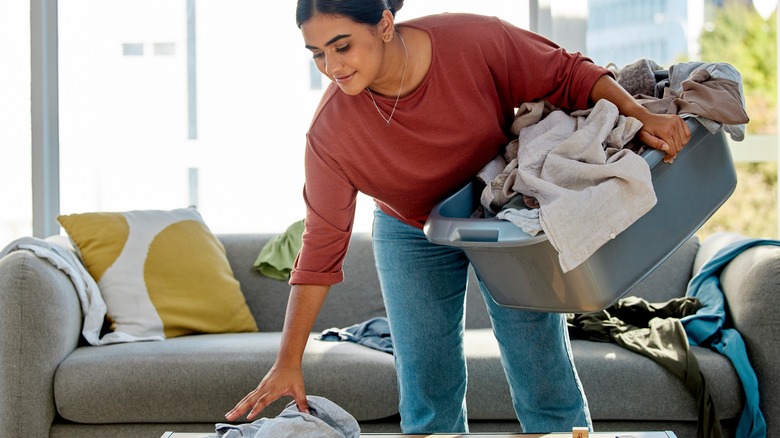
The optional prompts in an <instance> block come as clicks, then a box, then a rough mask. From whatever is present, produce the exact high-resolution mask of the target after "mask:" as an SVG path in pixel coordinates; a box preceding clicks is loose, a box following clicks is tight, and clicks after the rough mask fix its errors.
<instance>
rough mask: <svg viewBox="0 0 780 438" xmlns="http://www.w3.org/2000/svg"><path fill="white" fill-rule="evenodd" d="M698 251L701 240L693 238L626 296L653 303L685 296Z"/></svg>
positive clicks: (629, 261)
mask: <svg viewBox="0 0 780 438" xmlns="http://www.w3.org/2000/svg"><path fill="white" fill-rule="evenodd" d="M698 250H699V239H698V238H697V237H696V236H693V237H691V238H690V239H688V240H687V241H686V242H685V243H683V244H682V245H681V246H680V247H679V248H677V250H676V251H675V252H674V253H672V255H670V256H669V258H667V259H666V260H665V261H664V262H663V263H662V264H661V265H660V266H658V268H656V269H655V270H654V271H653V272H651V273H650V274H648V275H647V277H645V278H644V279H643V280H642V281H640V282H639V283H637V285H636V286H634V287H633V288H632V289H631V290H629V291H628V293H627V294H626V295H627V296H638V297H642V298H644V299H646V300H648V301H649V302H651V303H663V302H666V301H669V300H670V299H672V298H677V297H681V296H683V295H685V290H686V289H687V288H688V281H690V279H691V274H692V272H693V261H694V259H695V257H696V252H697V251H698ZM626 263H631V260H626ZM616 269H619V267H616Z"/></svg>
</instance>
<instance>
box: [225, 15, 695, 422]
mask: <svg viewBox="0 0 780 438" xmlns="http://www.w3.org/2000/svg"><path fill="white" fill-rule="evenodd" d="M402 4H403V1H391V0H299V1H298V6H297V17H296V18H297V23H298V27H299V28H300V29H301V32H302V34H303V40H304V43H305V46H306V48H307V49H308V50H310V51H311V52H312V56H313V57H314V60H315V61H316V64H317V67H318V68H319V70H320V71H321V72H322V73H323V74H325V75H327V76H328V77H329V78H330V79H331V80H332V81H333V84H331V86H330V87H329V88H328V90H327V91H326V92H325V93H324V95H323V97H322V101H321V103H320V105H319V108H318V110H317V112H316V114H315V116H314V119H313V121H312V124H311V127H310V130H309V132H308V134H307V148H306V159H305V167H306V184H305V188H304V197H305V200H306V205H307V215H306V231H305V233H304V235H303V246H302V249H301V251H300V253H299V255H298V258H297V260H296V263H295V267H294V270H293V273H292V277H291V280H290V283H291V284H292V290H291V295H290V302H289V304H288V309H287V315H286V319H285V321H286V322H285V327H284V333H283V338H282V342H281V346H280V351H279V354H278V357H277V360H276V363H275V365H274V366H273V367H272V369H271V370H270V371H269V372H268V374H267V375H266V376H265V378H264V379H263V380H262V381H261V382H260V384H259V385H258V387H257V388H256V389H255V390H254V391H252V392H251V393H250V394H248V395H247V396H246V397H244V399H243V400H241V401H240V402H239V403H238V404H237V405H236V406H235V408H233V410H231V411H230V412H229V413H228V414H226V418H227V419H228V420H230V421H232V420H236V419H237V418H239V417H240V416H241V415H243V414H244V413H245V412H247V411H248V410H250V409H251V411H250V412H249V415H248V417H247V418H248V419H250V420H251V419H253V418H254V417H256V416H257V415H258V414H259V413H260V411H262V410H263V409H264V408H265V407H266V406H268V404H270V403H271V402H273V401H274V400H276V399H278V398H279V397H281V396H285V395H287V396H292V397H293V399H294V400H295V402H296V403H297V405H298V407H299V409H300V410H302V411H306V410H307V406H306V399H305V390H304V383H303V377H302V373H301V360H302V356H303V351H304V347H305V345H306V341H307V338H308V337H309V335H310V332H311V329H312V326H313V322H314V320H315V318H316V316H317V313H318V311H319V308H320V306H321V304H322V302H323V300H324V298H325V295H326V294H327V292H328V289H329V287H330V285H332V284H334V283H337V282H339V281H341V279H342V278H343V275H342V272H341V266H342V261H343V260H344V255H345V253H346V250H347V244H348V242H349V238H350V233H351V228H352V222H353V216H354V209H355V197H356V194H357V192H358V191H360V192H362V193H365V194H367V195H369V196H372V197H374V199H375V200H376V203H377V207H378V208H377V210H376V213H375V217H374V228H373V239H374V240H373V242H374V252H375V257H376V264H377V270H378V273H379V277H380V283H381V285H382V292H383V296H384V300H385V306H386V309H387V314H388V319H389V321H390V327H391V334H392V337H393V342H394V357H395V362H396V368H397V371H398V379H399V392H400V400H401V401H400V407H399V409H400V413H401V426H402V430H403V431H404V432H406V433H434V432H445V433H460V432H465V431H467V418H466V408H465V402H464V400H465V391H466V366H465V360H464V355H463V345H462V335H463V323H464V301H465V291H466V281H467V275H468V274H467V269H468V260H467V259H466V257H465V255H464V254H463V252H462V251H461V250H460V249H458V248H454V247H445V246H439V245H435V244H432V243H430V242H429V241H428V240H427V239H426V238H425V236H424V234H423V232H422V226H423V224H424V222H425V219H426V218H427V216H428V214H429V212H430V211H431V209H432V208H433V207H434V205H436V203H437V202H439V201H441V200H442V199H444V198H445V197H447V196H448V195H450V194H451V193H453V192H454V191H456V190H457V189H459V188H461V187H462V186H463V185H465V184H466V183H467V182H468V181H469V180H471V179H472V178H473V177H474V175H476V174H477V172H478V171H479V170H480V169H481V167H482V166H483V165H484V164H485V163H487V162H488V161H490V160H491V159H493V158H494V157H495V156H496V155H498V154H499V152H500V150H501V147H502V146H503V145H506V144H507V143H508V142H509V141H510V140H511V138H510V136H511V134H510V129H509V128H510V125H511V123H512V120H513V116H514V109H515V108H516V107H517V106H519V105H520V104H521V103H523V102H528V101H534V100H538V99H545V100H547V101H549V102H551V103H552V104H553V105H555V106H558V107H561V108H564V109H570V110H574V109H581V108H586V107H588V106H589V105H591V104H592V103H594V102H595V101H597V100H599V99H608V100H610V101H611V102H613V103H614V104H616V105H617V107H618V108H619V109H620V111H621V113H622V114H624V115H627V116H633V117H636V118H637V119H639V120H640V121H642V122H643V123H644V127H643V129H642V131H641V132H640V134H639V138H640V140H642V141H643V142H644V143H646V144H647V145H649V146H651V147H654V148H658V149H661V150H664V151H666V153H667V158H669V159H671V158H673V157H674V156H675V155H676V154H677V153H678V152H679V151H680V150H681V148H682V147H683V145H684V144H685V143H686V142H687V141H688V138H689V136H690V133H689V132H688V128H687V125H686V124H685V123H684V122H683V121H682V119H680V118H679V117H677V116H667V115H654V114H651V113H649V112H648V111H647V110H645V109H644V108H643V107H641V106H640V105H638V104H637V103H636V102H635V101H634V100H633V99H632V97H631V96H630V95H628V93H627V92H625V91H624V90H623V89H622V88H621V87H620V86H618V85H617V83H616V82H615V81H614V80H613V79H612V77H611V76H610V75H609V72H608V71H607V70H605V69H603V68H600V67H598V66H595V65H594V64H593V63H592V62H590V60H589V59H587V58H584V57H583V56H582V55H580V54H570V53H567V52H566V51H564V50H562V49H560V48H558V47H557V46H556V45H554V44H553V43H551V42H549V41H547V40H546V39H544V38H542V37H540V36H538V35H536V34H533V33H530V32H527V31H524V30H521V29H519V28H516V27H514V26H512V25H510V24H509V23H506V22H504V21H501V20H499V19H496V18H489V17H482V16H476V15H468V14H443V15H436V16H430V17H424V18H419V19H416V20H412V21H409V22H405V23H402V24H399V25H397V26H396V23H395V12H396V11H398V9H400V8H401V6H402ZM480 287H481V289H482V292H483V295H484V296H485V301H486V303H487V305H488V309H489V313H490V316H491V319H492V322H493V326H494V332H495V334H496V337H497V339H498V341H499V344H500V347H501V354H502V362H503V363H504V368H505V371H506V375H507V379H508V381H509V384H510V387H511V389H512V400H513V403H514V408H515V411H516V413H517V417H518V419H519V420H520V422H521V424H522V426H523V429H524V430H525V431H526V432H549V431H554V430H569V429H570V428H571V427H574V426H588V427H591V421H590V414H589V412H588V408H587V402H586V400H585V396H584V393H583V391H582V387H581V385H580V382H579V379H578V377H577V373H576V370H575V368H574V364H573V363H572V358H571V351H570V346H569V342H568V337H567V334H566V328H565V323H564V319H563V317H562V315H560V314H549V313H537V312H524V311H519V310H514V309H506V308H502V307H499V306H497V305H496V304H495V303H494V302H493V301H492V300H491V299H490V298H489V297H488V295H487V294H486V291H485V289H484V286H483V285H481V284H480Z"/></svg>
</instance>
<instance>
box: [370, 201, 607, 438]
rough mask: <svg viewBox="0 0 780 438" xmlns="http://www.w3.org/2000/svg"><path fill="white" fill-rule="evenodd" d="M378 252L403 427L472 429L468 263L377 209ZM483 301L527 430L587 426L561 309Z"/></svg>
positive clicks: (411, 430) (427, 430)
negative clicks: (467, 328)
mask: <svg viewBox="0 0 780 438" xmlns="http://www.w3.org/2000/svg"><path fill="white" fill-rule="evenodd" d="M373 242H374V253H375V258H376V264H377V271H378V273H379V280H380V283H381V286H382V293H383V296H384V300H385V306H386V308H387V315H388V319H389V321H390V332H391V334H392V337H393V344H394V348H395V352H394V359H395V365H396V369H397V371H398V381H399V383H398V385H399V393H400V406H399V411H400V414H401V429H402V430H403V432H404V433H463V432H467V431H468V425H467V411H466V397H465V396H466V378H467V371H466V360H465V355H464V350H463V332H464V325H465V318H464V317H465V300H466V282H467V280H468V267H469V262H468V259H467V258H466V255H465V253H464V252H463V251H462V250H461V249H460V248H456V247H451V246H444V245H437V244H433V243H431V242H429V241H428V240H427V239H426V237H425V235H424V233H423V231H422V230H420V229H417V228H415V227H412V226H410V225H407V224H405V223H403V222H401V221H399V220H397V219H395V218H393V217H391V216H389V215H387V214H385V213H383V212H381V211H380V210H377V211H376V213H375V215H374V228H373ZM479 286H480V289H481V290H482V294H483V296H484V298H485V301H486V302H487V306H488V312H489V314H490V317H491V320H492V323H493V331H494V333H495V334H496V338H497V339H498V343H499V346H500V351H501V362H502V364H503V366H504V371H505V373H506V375H507V380H508V381H509V385H510V391H511V394H512V402H513V405H514V409H515V412H516V414H517V417H518V419H519V421H520V423H521V425H522V426H523V430H524V431H525V432H533V433H542V432H552V431H566V430H571V428H572V427H575V426H587V427H588V428H590V429H592V424H591V420H590V414H589V411H588V406H587V401H586V399H585V393H584V391H583V389H582V385H581V383H580V381H579V378H578V376H577V372H576V370H575V368H574V362H573V359H572V355H571V346H570V344H569V338H568V336H567V333H566V323H565V318H564V315H562V314H553V313H541V312H526V311H521V310H517V309H509V308H505V307H501V306H498V305H497V304H496V303H495V302H494V301H493V300H492V299H491V298H490V297H489V295H487V291H486V289H485V286H484V284H482V282H481V281H480V285H479Z"/></svg>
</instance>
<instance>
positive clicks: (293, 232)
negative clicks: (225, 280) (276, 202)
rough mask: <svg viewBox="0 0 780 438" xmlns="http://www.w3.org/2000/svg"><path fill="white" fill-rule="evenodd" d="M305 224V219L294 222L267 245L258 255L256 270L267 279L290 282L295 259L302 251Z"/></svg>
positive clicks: (255, 264)
mask: <svg viewBox="0 0 780 438" xmlns="http://www.w3.org/2000/svg"><path fill="white" fill-rule="evenodd" d="M303 222H304V221H303V219H301V220H299V221H296V222H293V223H292V224H291V225H290V226H289V227H287V229H286V230H285V231H284V232H283V233H281V234H278V235H277V236H275V237H274V238H273V239H271V240H270V241H269V242H268V243H266V244H265V245H264V246H263V248H262V249H261V250H260V254H258V255H257V259H256V260H255V263H254V265H253V266H254V268H255V269H257V270H258V271H259V272H260V273H261V274H263V275H265V276H266V277H269V278H273V279H275V280H289V279H290V272H291V271H292V268H293V264H294V263H295V258H296V257H297V256H298V251H300V250H301V245H302V235H303V230H304V223H303Z"/></svg>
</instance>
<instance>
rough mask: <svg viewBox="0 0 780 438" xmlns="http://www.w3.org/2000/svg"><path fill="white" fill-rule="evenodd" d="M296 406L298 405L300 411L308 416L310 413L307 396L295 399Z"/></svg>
mask: <svg viewBox="0 0 780 438" xmlns="http://www.w3.org/2000/svg"><path fill="white" fill-rule="evenodd" d="M295 404H297V405H298V410H299V411H301V412H304V413H306V414H308V413H309V403H308V402H307V401H306V394H303V397H295Z"/></svg>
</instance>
